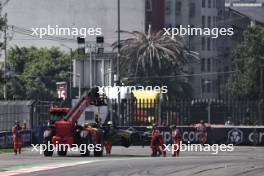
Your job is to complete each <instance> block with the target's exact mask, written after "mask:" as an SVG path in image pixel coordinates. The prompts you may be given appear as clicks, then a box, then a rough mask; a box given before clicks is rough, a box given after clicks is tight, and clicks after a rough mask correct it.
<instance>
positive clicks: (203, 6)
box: [202, 0, 205, 8]
mask: <svg viewBox="0 0 264 176" xmlns="http://www.w3.org/2000/svg"><path fill="white" fill-rule="evenodd" d="M202 8H205V0H202Z"/></svg>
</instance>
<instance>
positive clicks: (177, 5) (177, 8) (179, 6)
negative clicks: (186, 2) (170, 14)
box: [175, 1, 182, 15]
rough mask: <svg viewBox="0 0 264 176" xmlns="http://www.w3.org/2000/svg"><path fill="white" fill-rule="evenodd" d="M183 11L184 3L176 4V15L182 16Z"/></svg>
mask: <svg viewBox="0 0 264 176" xmlns="http://www.w3.org/2000/svg"><path fill="white" fill-rule="evenodd" d="M181 10H182V2H179V1H178V2H176V4H175V15H180V14H181Z"/></svg>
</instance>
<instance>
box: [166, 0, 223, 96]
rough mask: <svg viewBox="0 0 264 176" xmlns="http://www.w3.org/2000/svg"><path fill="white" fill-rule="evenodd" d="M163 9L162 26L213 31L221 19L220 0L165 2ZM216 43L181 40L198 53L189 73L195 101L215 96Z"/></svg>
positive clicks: (192, 38) (196, 38)
mask: <svg viewBox="0 0 264 176" xmlns="http://www.w3.org/2000/svg"><path fill="white" fill-rule="evenodd" d="M165 7H166V11H165V26H166V27H178V26H180V25H182V26H184V27H187V26H188V25H190V26H191V27H197V28H206V27H208V28H214V27H218V23H217V22H218V21H220V20H221V19H222V18H223V12H224V0H166V6H165ZM218 40H219V39H213V38H212V37H205V36H186V37H185V41H186V44H187V46H189V49H190V50H192V51H196V52H198V53H199V54H200V61H199V62H197V61H194V62H192V63H191V66H190V73H191V74H195V75H196V76H192V77H191V79H190V81H191V85H192V87H193V91H194V92H193V95H194V97H196V98H199V97H206V98H217V97H218V92H219V90H218V84H217V74H214V73H215V72H216V71H217V70H218V69H217V67H218V63H217V61H218V60H219V51H218Z"/></svg>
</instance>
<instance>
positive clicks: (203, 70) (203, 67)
mask: <svg viewBox="0 0 264 176" xmlns="http://www.w3.org/2000/svg"><path fill="white" fill-rule="evenodd" d="M201 71H202V72H205V59H204V58H202V59H201Z"/></svg>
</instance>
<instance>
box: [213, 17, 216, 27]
mask: <svg viewBox="0 0 264 176" xmlns="http://www.w3.org/2000/svg"><path fill="white" fill-rule="evenodd" d="M213 25H214V27H215V26H216V16H213Z"/></svg>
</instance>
